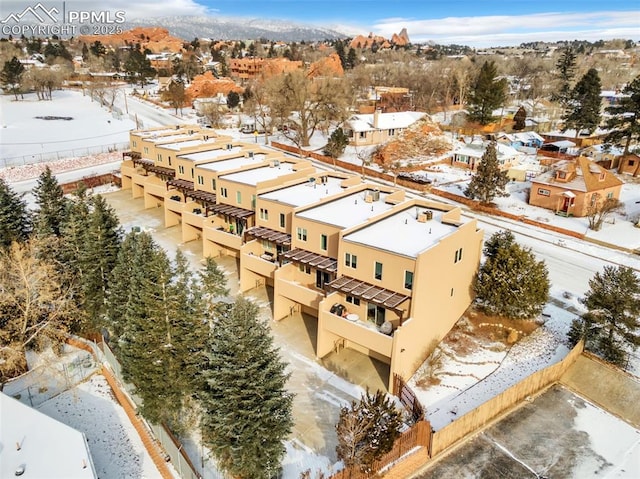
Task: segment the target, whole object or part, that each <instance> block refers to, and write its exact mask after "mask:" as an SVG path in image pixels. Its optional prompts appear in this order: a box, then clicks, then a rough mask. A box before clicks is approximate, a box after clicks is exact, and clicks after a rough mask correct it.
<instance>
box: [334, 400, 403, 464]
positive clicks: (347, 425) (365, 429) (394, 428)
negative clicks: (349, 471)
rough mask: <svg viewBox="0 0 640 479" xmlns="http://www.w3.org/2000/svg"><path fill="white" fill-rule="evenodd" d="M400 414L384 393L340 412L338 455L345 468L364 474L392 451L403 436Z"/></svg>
mask: <svg viewBox="0 0 640 479" xmlns="http://www.w3.org/2000/svg"><path fill="white" fill-rule="evenodd" d="M401 419H402V416H401V413H400V412H399V411H398V410H397V409H396V408H395V406H394V404H393V402H392V401H391V400H390V399H389V398H388V397H387V396H386V395H385V394H384V393H383V392H382V391H377V392H376V394H373V395H372V394H369V391H368V390H367V392H366V393H365V394H363V395H362V397H361V398H360V401H358V402H356V401H352V402H351V406H350V407H343V408H342V409H341V410H340V419H339V420H338V424H337V425H336V432H337V435H338V445H337V446H336V453H337V455H338V459H341V460H342V461H343V462H344V464H345V466H347V467H351V466H355V467H358V468H359V469H361V470H362V471H365V472H374V471H372V470H371V466H372V464H373V463H374V462H375V461H376V460H377V459H379V458H380V457H382V456H383V455H384V454H386V453H387V452H389V451H390V450H391V449H392V448H393V444H394V442H395V440H396V439H397V438H398V437H399V436H400V427H401V426H402V420H401Z"/></svg>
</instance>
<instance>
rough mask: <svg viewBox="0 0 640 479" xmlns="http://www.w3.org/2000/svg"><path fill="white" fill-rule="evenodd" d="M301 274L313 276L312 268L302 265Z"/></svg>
mask: <svg viewBox="0 0 640 479" xmlns="http://www.w3.org/2000/svg"><path fill="white" fill-rule="evenodd" d="M300 272H301V273H306V274H311V266H309V265H308V264H307V265H304V264H302V263H300Z"/></svg>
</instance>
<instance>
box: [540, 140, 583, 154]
mask: <svg viewBox="0 0 640 479" xmlns="http://www.w3.org/2000/svg"><path fill="white" fill-rule="evenodd" d="M575 148H576V144H575V143H574V142H573V141H571V140H558V141H552V142H550V143H545V144H544V145H542V146H541V147H540V150H541V151H544V152H547V153H562V154H572V153H573V151H575Z"/></svg>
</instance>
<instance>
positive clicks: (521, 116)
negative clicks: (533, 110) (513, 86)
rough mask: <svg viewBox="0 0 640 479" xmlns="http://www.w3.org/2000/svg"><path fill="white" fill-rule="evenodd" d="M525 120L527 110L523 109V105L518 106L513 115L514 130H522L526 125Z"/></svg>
mask: <svg viewBox="0 0 640 479" xmlns="http://www.w3.org/2000/svg"><path fill="white" fill-rule="evenodd" d="M526 120H527V110H525V109H524V107H522V106H521V107H520V108H518V111H517V112H516V114H515V115H514V116H513V121H514V125H513V129H514V130H516V131H520V130H524V129H525V127H526V126H527V124H526Z"/></svg>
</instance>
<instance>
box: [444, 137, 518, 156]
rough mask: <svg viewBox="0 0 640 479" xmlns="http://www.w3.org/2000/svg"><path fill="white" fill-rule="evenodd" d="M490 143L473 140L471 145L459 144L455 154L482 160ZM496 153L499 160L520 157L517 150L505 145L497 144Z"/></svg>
mask: <svg viewBox="0 0 640 479" xmlns="http://www.w3.org/2000/svg"><path fill="white" fill-rule="evenodd" d="M488 145H489V142H485V141H482V140H473V141H472V142H471V143H461V144H459V145H458V146H457V147H456V149H455V151H454V153H455V154H456V155H466V156H471V157H474V158H481V157H482V155H484V152H485V150H486V149H487V146H488ZM496 153H497V155H498V160H503V161H504V160H505V159H508V158H515V157H517V156H520V153H519V152H518V150H516V149H515V148H512V147H510V146H509V145H505V144H503V143H496Z"/></svg>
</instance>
